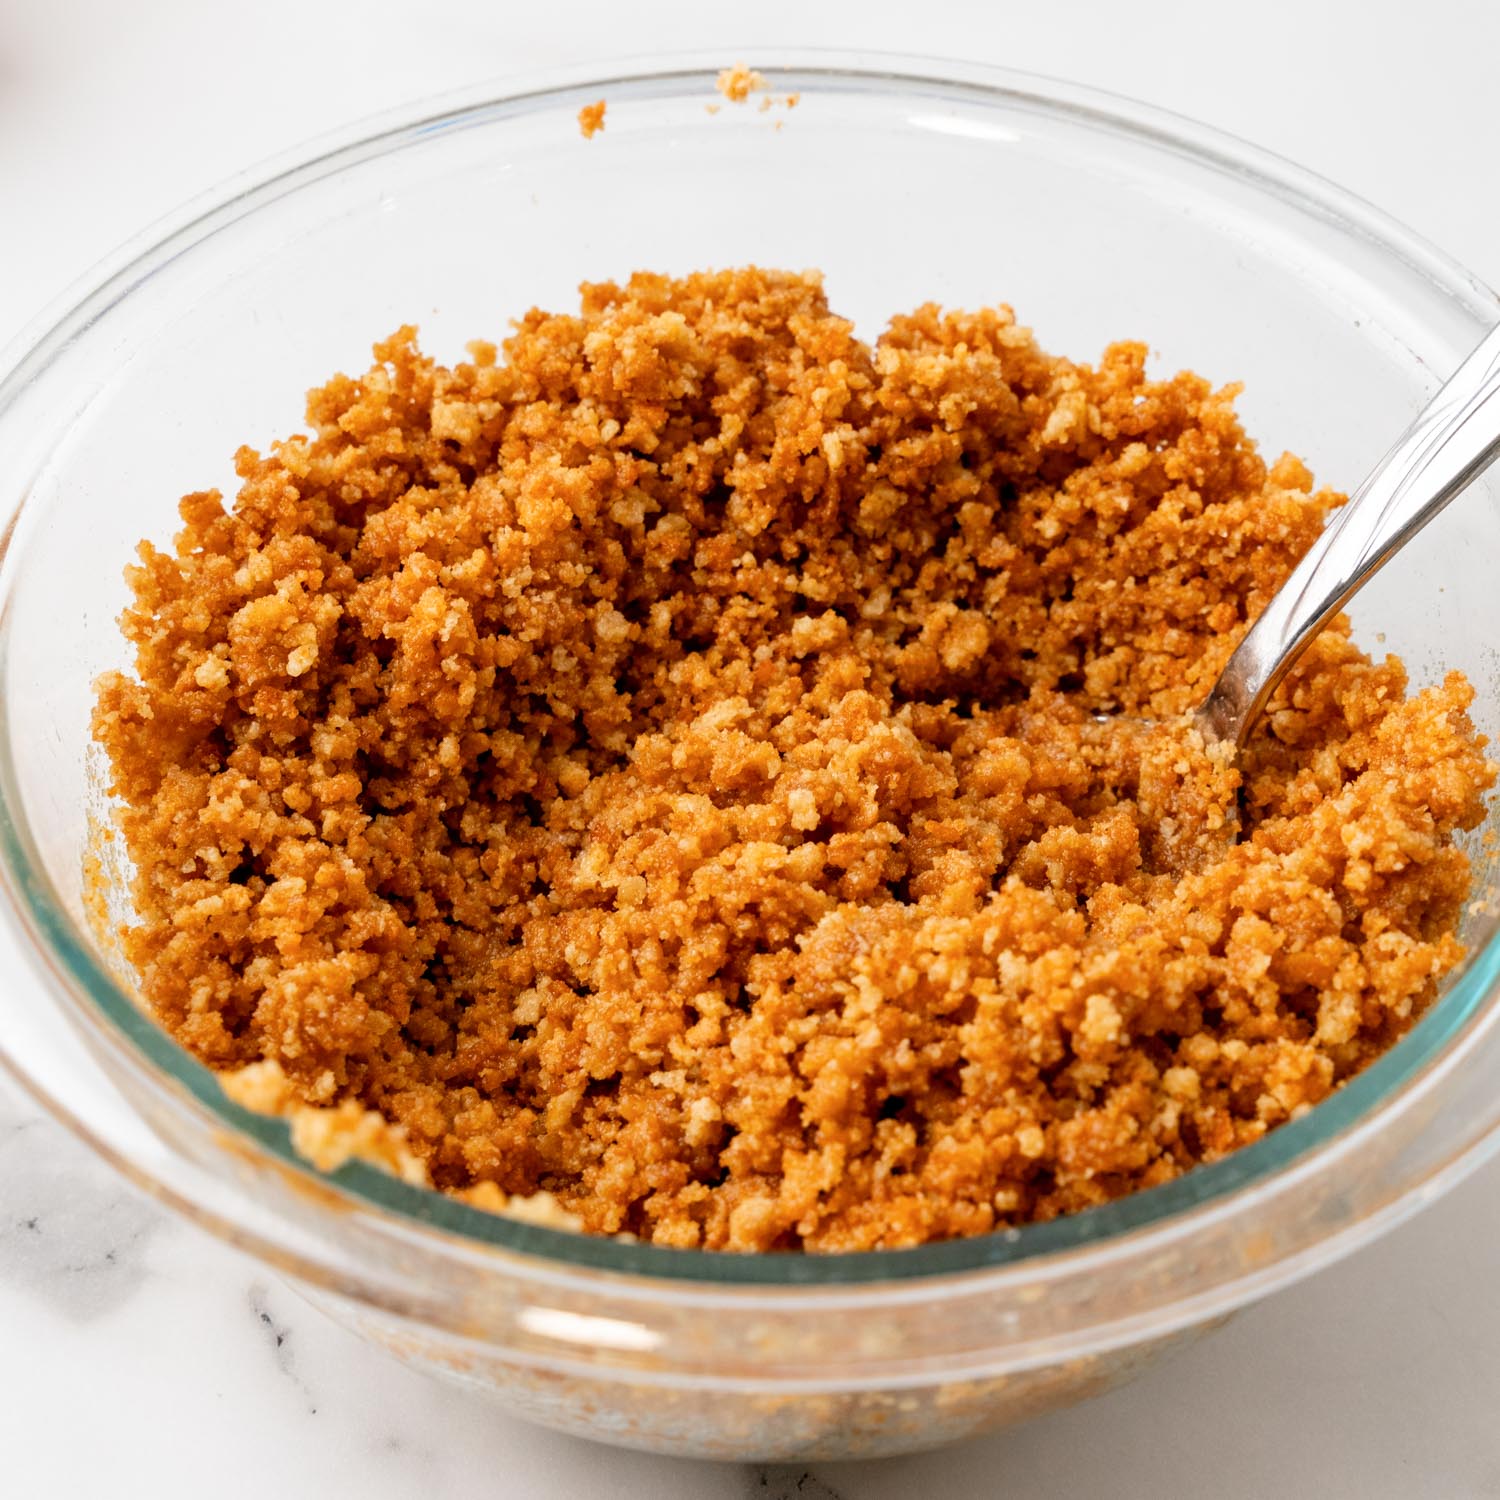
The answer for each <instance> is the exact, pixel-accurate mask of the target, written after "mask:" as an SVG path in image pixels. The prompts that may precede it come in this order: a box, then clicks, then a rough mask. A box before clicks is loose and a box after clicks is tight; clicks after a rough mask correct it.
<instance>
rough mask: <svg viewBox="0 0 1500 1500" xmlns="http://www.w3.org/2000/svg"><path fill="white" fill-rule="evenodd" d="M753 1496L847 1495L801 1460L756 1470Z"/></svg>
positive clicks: (809, 1498) (777, 1499) (821, 1499)
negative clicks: (804, 1464)
mask: <svg viewBox="0 0 1500 1500" xmlns="http://www.w3.org/2000/svg"><path fill="white" fill-rule="evenodd" d="M750 1494H751V1496H752V1497H753V1500H843V1496H842V1495H840V1494H839V1492H838V1491H837V1490H836V1489H834V1487H833V1486H832V1485H831V1484H829V1483H827V1482H826V1481H825V1480H822V1479H819V1478H818V1476H817V1475H816V1474H814V1473H813V1472H812V1470H811V1469H805V1468H803V1467H801V1466H800V1465H798V1464H768V1465H765V1466H764V1467H761V1468H758V1469H755V1470H752V1472H751V1478H750Z"/></svg>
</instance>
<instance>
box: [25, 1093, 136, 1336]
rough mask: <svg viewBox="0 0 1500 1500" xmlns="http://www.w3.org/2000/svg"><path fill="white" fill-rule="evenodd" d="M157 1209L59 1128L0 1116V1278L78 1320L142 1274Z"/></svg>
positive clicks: (116, 1297) (130, 1292)
mask: <svg viewBox="0 0 1500 1500" xmlns="http://www.w3.org/2000/svg"><path fill="white" fill-rule="evenodd" d="M164 1222H165V1220H164V1216H163V1214H162V1213H161V1211H160V1210H159V1209H158V1208H156V1206H155V1205H154V1204H152V1203H151V1202H150V1201H149V1200H148V1199H146V1198H145V1197H143V1196H142V1195H141V1194H139V1193H138V1192H137V1191H136V1190H135V1189H134V1188H132V1187H130V1186H129V1184H127V1183H126V1182H125V1181H124V1180H123V1179H121V1178H120V1177H118V1176H116V1175H115V1174H114V1173H113V1172H112V1171H110V1169H109V1168H108V1167H106V1166H105V1165H104V1164H103V1163H102V1162H101V1161H99V1160H98V1159H97V1158H96V1157H94V1156H93V1155H92V1153H90V1152H89V1150H88V1148H87V1147H85V1146H84V1145H82V1144H81V1143H80V1142H78V1141H76V1140H74V1139H73V1137H72V1136H70V1135H69V1134H68V1132H67V1131H65V1130H64V1129H63V1128H62V1127H61V1126H60V1125H56V1124H54V1123H53V1122H52V1121H50V1120H44V1119H38V1118H35V1117H29V1118H23V1117H19V1116H17V1115H16V1114H14V1113H13V1112H12V1111H11V1109H10V1107H9V1105H8V1104H7V1106H6V1108H5V1113H4V1114H3V1115H0V1280H3V1281H5V1282H7V1283H9V1284H10V1285H12V1286H16V1287H19V1288H21V1289H22V1290H23V1291H26V1292H30V1293H33V1294H35V1295H36V1296H38V1297H40V1298H42V1299H43V1300H45V1301H46V1302H47V1303H48V1304H49V1305H51V1306H52V1307H53V1308H55V1309H56V1310H57V1311H59V1312H61V1313H62V1314H64V1316H66V1317H68V1318H70V1319H72V1320H73V1321H74V1322H78V1323H86V1322H92V1321H94V1320H95V1319H98V1318H101V1317H103V1316H104V1315H105V1314H107V1313H110V1312H113V1311H114V1310H115V1309H116V1308H117V1307H119V1306H121V1305H122V1304H123V1303H125V1302H127V1301H129V1300H130V1298H131V1297H133V1296H134V1295H135V1294H136V1293H137V1292H138V1291H139V1290H140V1289H141V1287H142V1285H143V1284H144V1283H145V1282H146V1280H147V1278H148V1277H149V1276H150V1268H149V1266H148V1264H147V1251H148V1248H149V1246H150V1242H151V1239H152V1236H153V1235H155V1233H156V1231H157V1230H158V1229H159V1228H160V1227H161V1225H162V1224H163V1223H164Z"/></svg>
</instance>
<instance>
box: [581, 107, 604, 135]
mask: <svg viewBox="0 0 1500 1500" xmlns="http://www.w3.org/2000/svg"><path fill="white" fill-rule="evenodd" d="M604 109H605V101H604V100H603V99H596V100H595V101H594V102H593V103H592V104H585V105H584V106H583V108H582V109H580V110H579V111H578V129H579V131H580V132H581V133H582V135H583V138H584V140H586V141H591V140H593V138H594V137H595V136H596V135H598V133H599V132H600V131H601V130H603V129H604Z"/></svg>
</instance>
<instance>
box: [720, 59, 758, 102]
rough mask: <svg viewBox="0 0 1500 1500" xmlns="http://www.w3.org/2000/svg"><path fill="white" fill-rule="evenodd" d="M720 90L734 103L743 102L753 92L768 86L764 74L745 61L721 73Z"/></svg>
mask: <svg viewBox="0 0 1500 1500" xmlns="http://www.w3.org/2000/svg"><path fill="white" fill-rule="evenodd" d="M717 87H718V90H719V92H720V93H721V94H723V96H724V97H725V98H726V99H728V100H729V101H730V102H731V103H733V104H743V103H744V102H745V100H746V99H748V98H749V97H750V95H751V94H752V93H759V92H760V91H761V90H762V89H764V88H765V87H766V80H765V78H764V76H763V75H762V74H760V73H758V72H757V71H756V70H755V69H754V68H750V67H746V66H745V64H744V63H736V64H735V65H734V66H733V67H732V68H725V69H723V71H722V72H720V74H719V81H718V85H717Z"/></svg>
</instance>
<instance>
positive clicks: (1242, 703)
mask: <svg viewBox="0 0 1500 1500" xmlns="http://www.w3.org/2000/svg"><path fill="white" fill-rule="evenodd" d="M1497 396H1500V327H1497V328H1494V329H1491V331H1490V332H1489V333H1488V334H1486V335H1485V337H1484V339H1483V340H1481V342H1480V344H1479V346H1478V348H1476V349H1475V350H1474V352H1473V353H1472V354H1470V355H1469V357H1468V358H1467V359H1465V360H1464V362H1463V363H1462V364H1461V365H1460V366H1459V367H1458V369H1457V370H1456V371H1455V372H1454V375H1453V377H1452V379H1450V380H1449V381H1448V383H1447V384H1446V385H1445V386H1444V387H1443V388H1442V390H1440V391H1439V392H1438V393H1437V395H1435V396H1434V397H1433V398H1432V400H1431V401H1430V402H1428V404H1427V406H1426V407H1425V408H1424V409H1423V411H1422V413H1421V415H1420V416H1419V417H1418V418H1417V419H1416V421H1414V422H1413V423H1412V424H1411V426H1410V427H1408V428H1407V429H1406V432H1405V433H1404V434H1403V435H1402V437H1401V438H1400V439H1399V441H1398V442H1397V443H1396V445H1395V447H1393V448H1392V449H1391V450H1390V452H1389V453H1387V454H1386V456H1385V457H1384V458H1383V459H1381V461H1380V462H1379V463H1378V464H1376V466H1375V469H1374V471H1373V472H1372V473H1371V474H1370V475H1369V477H1368V478H1367V479H1366V480H1365V482H1364V483H1363V484H1362V485H1360V487H1359V488H1358V489H1357V490H1356V491H1355V492H1354V495H1353V497H1352V498H1351V499H1350V500H1349V501H1348V502H1347V503H1346V504H1345V505H1344V506H1343V507H1342V508H1341V509H1339V510H1338V511H1336V512H1335V513H1334V515H1333V518H1332V519H1331V520H1330V521H1329V523H1328V524H1327V526H1325V527H1324V529H1323V532H1322V534H1321V535H1320V536H1319V537H1318V540H1317V541H1316V542H1314V543H1313V545H1312V546H1311V547H1310V548H1309V549H1308V552H1307V555H1306V556H1305V557H1303V559H1302V561H1301V562H1300V563H1298V564H1297V566H1296V567H1295V568H1294V569H1293V570H1292V573H1291V576H1290V577H1289V578H1288V579H1287V581H1286V582H1285V583H1284V584H1282V586H1281V587H1280V588H1279V589H1278V590H1277V591H1276V594H1275V596H1274V597H1273V598H1272V600H1271V602H1270V603H1269V604H1268V605H1267V606H1266V608H1265V611H1264V613H1262V615H1261V616H1260V618H1259V619H1258V620H1256V622H1255V623H1254V624H1253V625H1252V626H1251V627H1250V629H1249V631H1248V632H1247V634H1246V635H1245V637H1244V639H1243V640H1242V641H1241V642H1240V643H1239V645H1238V646H1237V647H1236V648H1235V651H1234V655H1233V656H1231V657H1230V658H1229V661H1228V664H1227V665H1226V666H1225V668H1224V670H1223V672H1222V673H1221V674H1220V676H1219V680H1218V681H1217V682H1216V683H1215V684H1214V686H1213V690H1212V691H1211V692H1210V693H1209V695H1208V697H1207V699H1205V700H1204V703H1203V706H1202V707H1201V708H1199V709H1198V710H1197V711H1196V712H1195V713H1194V715H1193V722H1194V723H1195V724H1196V725H1197V727H1198V729H1199V731H1200V732H1201V733H1202V735H1203V739H1204V742H1205V743H1206V744H1210V745H1212V744H1214V743H1216V742H1222V743H1226V744H1228V745H1231V746H1233V747H1235V748H1236V749H1238V747H1239V746H1241V745H1243V744H1244V742H1245V736H1246V735H1247V734H1248V733H1249V732H1250V728H1251V726H1252V725H1253V724H1254V723H1255V721H1256V720H1257V719H1258V718H1259V717H1260V715H1261V712H1262V710H1263V709H1264V708H1265V706H1266V701H1267V699H1269V698H1270V696H1271V693H1272V692H1273V691H1274V689H1275V687H1276V685H1277V683H1279V682H1280V681H1281V679H1282V678H1283V677H1284V676H1285V675H1286V671H1287V668H1288V667H1290V666H1291V664H1292V663H1293V662H1294V661H1296V659H1297V658H1298V656H1300V655H1301V654H1302V650H1303V648H1304V647H1305V646H1306V645H1307V644H1308V642H1309V641H1311V640H1312V638H1313V637H1314V636H1315V635H1317V633H1318V632H1319V631H1320V630H1322V628H1323V627H1324V626H1325V625H1326V624H1327V623H1328V622H1329V621H1330V620H1331V619H1332V618H1333V617H1334V616H1335V615H1336V614H1337V613H1338V612H1339V611H1340V610H1341V609H1342V608H1343V607H1344V605H1345V604H1347V603H1348V601H1349V599H1350V598H1351V597H1352V596H1353V595H1354V593H1355V591H1356V590H1357V589H1359V587H1360V586H1361V585H1362V584H1363V583H1364V582H1365V581H1366V580H1367V579H1368V578H1370V577H1372V576H1373V575H1374V574H1375V573H1377V572H1378V571H1379V570H1380V568H1381V567H1382V566H1383V565H1384V564H1385V563H1386V562H1388V561H1389V560H1390V559H1391V558H1392V557H1394V556H1395V555H1396V553H1398V552H1399V551H1400V550H1401V549H1402V548H1403V547H1404V546H1405V545H1406V544H1407V543H1408V542H1409V541H1410V540H1411V539H1412V538H1413V537H1414V536H1415V535H1416V534H1417V533H1418V532H1419V531H1420V530H1421V529H1422V528H1423V527H1424V526H1425V525H1426V524H1427V523H1428V522H1429V521H1430V520H1431V519H1432V518H1433V517H1434V516H1435V515H1437V513H1438V512H1439V511H1440V510H1442V509H1443V508H1444V507H1445V506H1446V505H1447V504H1448V503H1449V502H1450V501H1451V500H1453V499H1455V498H1456V497H1457V496H1458V495H1460V494H1461V493H1462V492H1463V490H1464V489H1465V488H1466V487H1467V486H1468V484H1469V483H1470V481H1471V480H1474V479H1476V478H1478V476H1479V475H1480V474H1482V473H1483V472H1484V470H1485V469H1486V468H1488V467H1489V465H1490V464H1491V463H1492V462H1493V461H1494V459H1495V458H1496V456H1497V455H1500V399H1496V398H1497Z"/></svg>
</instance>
